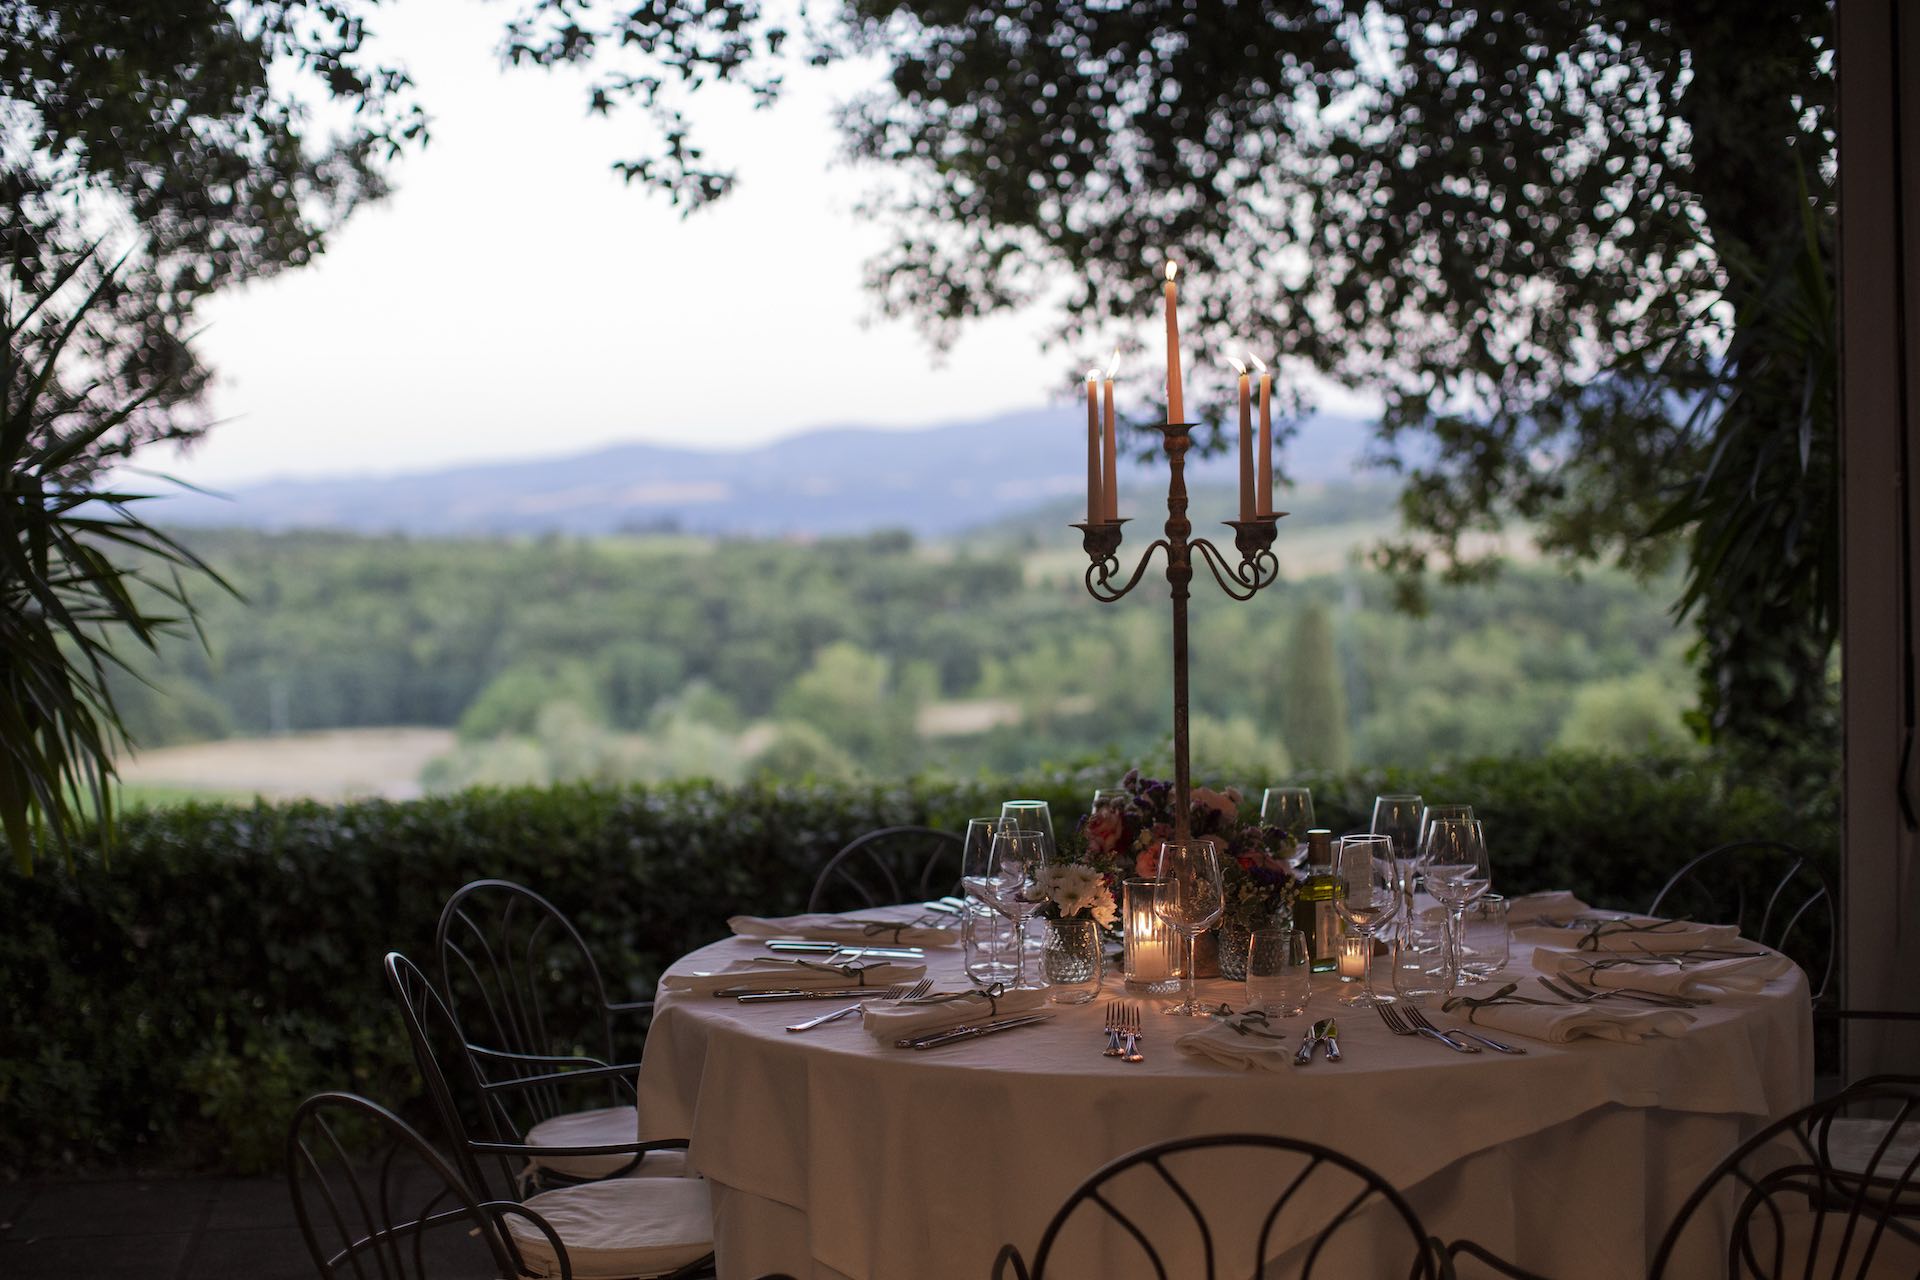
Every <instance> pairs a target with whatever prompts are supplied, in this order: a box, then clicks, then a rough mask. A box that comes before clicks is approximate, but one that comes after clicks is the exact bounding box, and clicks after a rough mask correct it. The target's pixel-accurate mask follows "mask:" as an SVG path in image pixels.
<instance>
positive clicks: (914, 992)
mask: <svg viewBox="0 0 1920 1280" xmlns="http://www.w3.org/2000/svg"><path fill="white" fill-rule="evenodd" d="M931 990H933V979H932V978H922V979H920V981H918V982H913V983H907V982H896V983H894V984H893V985H892V986H890V987H888V988H887V989H886V991H885V992H883V993H882V994H881V996H880V999H879V1001H878V1003H880V1004H886V1003H889V1002H891V1003H894V1004H899V1003H901V1002H902V1001H905V1000H917V999H919V998H920V997H921V996H923V995H925V994H927V992H929V991H931ZM864 1007H865V1005H864V1003H862V1004H850V1005H848V1006H847V1007H846V1008H844V1009H835V1010H834V1011H833V1012H831V1013H823V1014H821V1015H820V1016H819V1017H817V1018H808V1019H807V1020H806V1021H805V1022H796V1023H793V1024H791V1025H790V1026H788V1027H787V1030H789V1031H811V1030H813V1029H814V1028H815V1027H820V1026H825V1025H826V1024H827V1023H829V1022H833V1021H835V1020H837V1019H840V1018H844V1017H846V1016H847V1015H848V1014H850V1013H853V1012H855V1011H857V1010H859V1009H861V1008H864Z"/></svg>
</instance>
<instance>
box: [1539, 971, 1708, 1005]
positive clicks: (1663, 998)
mask: <svg viewBox="0 0 1920 1280" xmlns="http://www.w3.org/2000/svg"><path fill="white" fill-rule="evenodd" d="M1535 978H1536V980H1537V981H1538V982H1539V983H1540V985H1541V986H1543V987H1545V988H1546V989H1547V990H1549V991H1551V992H1553V994H1555V995H1557V996H1559V997H1560V998H1561V999H1562V1000H1571V1001H1573V1002H1574V1003H1575V1004H1592V1003H1593V1002H1594V1001H1596V1000H1631V1001H1634V1002H1636V1003H1638V1004H1650V1005H1653V1006H1654V1007H1655V1008H1660V1009H1697V1008H1699V1007H1700V1006H1701V1005H1703V1004H1707V1003H1710V1002H1709V1001H1706V1000H1694V999H1691V998H1689V997H1687V996H1670V995H1667V994H1665V993H1663V992H1659V991H1642V990H1641V989H1640V988H1638V987H1586V986H1582V985H1581V984H1580V983H1578V982H1576V981H1575V980H1574V979H1572V978H1570V977H1568V976H1567V975H1566V974H1561V975H1560V981H1559V982H1554V981H1553V980H1552V979H1550V978H1548V977H1547V976H1546V975H1545V974H1537V975H1535Z"/></svg>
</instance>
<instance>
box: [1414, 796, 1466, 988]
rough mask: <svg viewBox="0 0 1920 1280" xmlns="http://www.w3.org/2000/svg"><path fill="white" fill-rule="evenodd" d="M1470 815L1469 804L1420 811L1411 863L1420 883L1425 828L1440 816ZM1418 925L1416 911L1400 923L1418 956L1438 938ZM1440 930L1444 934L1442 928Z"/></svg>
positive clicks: (1436, 943) (1433, 946)
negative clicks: (1418, 831) (1417, 832)
mask: <svg viewBox="0 0 1920 1280" xmlns="http://www.w3.org/2000/svg"><path fill="white" fill-rule="evenodd" d="M1472 817H1473V806H1472V805H1470V804H1430V805H1428V806H1427V807H1426V808H1424V809H1422V810H1421V811H1420V838H1419V841H1418V842H1417V843H1416V844H1415V845H1414V855H1413V865H1414V870H1415V871H1416V872H1417V873H1418V875H1419V876H1420V878H1421V883H1422V884H1424V883H1425V876H1426V856H1427V855H1426V851H1427V828H1428V827H1430V826H1432V825H1433V823H1434V822H1435V820H1437V819H1440V818H1472ZM1420 925H1421V916H1420V914H1419V913H1418V912H1416V913H1414V914H1413V915H1411V916H1409V917H1408V918H1407V919H1406V920H1405V921H1403V922H1402V924H1401V932H1403V933H1404V934H1406V935H1407V937H1408V939H1409V940H1410V941H1411V942H1412V944H1413V945H1412V946H1411V947H1410V948H1409V953H1410V954H1414V955H1416V956H1420V955H1427V954H1429V953H1431V952H1434V951H1437V950H1439V949H1440V939H1437V938H1435V937H1434V936H1433V934H1432V932H1431V931H1428V930H1423V929H1422V928H1421V927H1420ZM1442 932H1443V934H1444V929H1443V931H1442ZM1419 963H1421V964H1422V965H1424V964H1425V961H1419ZM1429 972H1434V973H1438V972H1439V970H1437V969H1434V970H1429Z"/></svg>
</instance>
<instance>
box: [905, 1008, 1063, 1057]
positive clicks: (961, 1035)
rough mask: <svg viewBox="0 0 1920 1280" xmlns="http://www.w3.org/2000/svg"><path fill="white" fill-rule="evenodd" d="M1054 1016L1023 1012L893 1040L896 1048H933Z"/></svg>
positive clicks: (1028, 1025) (1030, 1023) (1027, 1025)
mask: <svg viewBox="0 0 1920 1280" xmlns="http://www.w3.org/2000/svg"><path fill="white" fill-rule="evenodd" d="M1051 1017H1053V1015H1052V1014H1050V1013H1023V1014H1020V1015H1018V1016H1016V1017H1012V1018H1000V1019H997V1020H995V1021H993V1022H982V1023H979V1024H977V1025H975V1026H971V1027H949V1028H948V1029H947V1030H945V1031H935V1032H931V1033H929V1034H927V1035H921V1036H907V1037H905V1038H903V1039H900V1040H895V1041H894V1042H893V1047H894V1048H896V1049H932V1048H936V1047H938V1046H940V1045H943V1044H952V1043H953V1042H954V1041H956V1040H974V1039H977V1038H979V1037H980V1036H990V1035H992V1034H994V1033H995V1032H996V1031H1011V1030H1013V1029H1014V1028H1015V1027H1030V1026H1032V1025H1033V1024H1034V1023H1036V1022H1045V1021H1047V1020H1048V1019H1049V1018H1051Z"/></svg>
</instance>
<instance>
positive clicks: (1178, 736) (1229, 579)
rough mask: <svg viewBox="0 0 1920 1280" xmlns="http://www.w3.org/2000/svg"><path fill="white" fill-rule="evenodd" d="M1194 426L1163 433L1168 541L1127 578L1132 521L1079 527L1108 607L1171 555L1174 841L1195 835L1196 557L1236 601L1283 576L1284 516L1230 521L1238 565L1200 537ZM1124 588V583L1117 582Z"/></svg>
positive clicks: (1091, 578) (1094, 589) (1094, 583)
mask: <svg viewBox="0 0 1920 1280" xmlns="http://www.w3.org/2000/svg"><path fill="white" fill-rule="evenodd" d="M1191 425H1192V424H1190V423H1185V422H1177V423H1175V422H1170V423H1168V424H1166V425H1165V426H1163V427H1161V428H1160V430H1161V431H1162V432H1163V433H1164V434H1165V436H1166V449H1167V461H1168V463H1169V464H1171V467H1172V473H1173V474H1172V477H1171V479H1170V480H1169V481H1168V484H1167V526H1166V529H1167V536H1166V537H1164V538H1156V539H1154V541H1153V543H1152V544H1151V545H1150V546H1148V547H1147V549H1146V551H1145V552H1143V553H1142V554H1141V556H1140V561H1139V563H1138V564H1136V565H1134V567H1133V572H1132V573H1130V574H1128V575H1127V577H1126V579H1125V581H1121V579H1120V558H1119V552H1120V541H1121V529H1120V526H1121V525H1123V524H1125V523H1127V521H1126V519H1125V518H1120V519H1114V520H1100V521H1091V520H1089V521H1085V522H1082V523H1077V524H1075V525H1074V526H1073V527H1074V528H1076V529H1078V530H1080V545H1081V546H1082V547H1084V548H1085V549H1086V552H1087V559H1088V560H1089V561H1090V563H1089V564H1088V565H1087V578H1086V582H1087V592H1088V594H1090V595H1091V596H1092V597H1093V598H1094V599H1095V600H1098V601H1099V602H1100V603H1101V604H1113V603H1115V602H1117V601H1119V600H1120V599H1121V598H1122V597H1124V596H1126V595H1127V593H1128V592H1130V591H1132V590H1133V589H1134V588H1135V587H1137V586H1139V585H1140V580H1141V579H1142V578H1143V577H1145V576H1146V572H1147V566H1148V565H1149V564H1151V563H1152V561H1153V553H1154V552H1156V551H1162V550H1164V551H1165V552H1166V553H1167V585H1168V587H1169V588H1171V590H1172V594H1173V787H1174V806H1173V814H1174V818H1173V823H1174V830H1173V836H1174V839H1176V840H1185V839H1187V838H1188V836H1189V834H1190V832H1189V827H1188V816H1189V814H1190V813H1191V812H1192V810H1191V808H1190V806H1191V803H1192V799H1191V791H1192V779H1191V776H1190V771H1189V768H1188V763H1187V706H1188V703H1187V597H1188V594H1189V592H1188V589H1187V588H1188V584H1190V583H1191V582H1192V581H1193V562H1194V558H1195V556H1196V555H1197V556H1198V557H1199V559H1200V561H1201V562H1202V563H1204V564H1205V565H1206V566H1207V569H1208V570H1209V571H1210V572H1211V573H1212V574H1213V580H1214V581H1215V582H1218V583H1219V584H1220V589H1221V590H1222V591H1224V592H1226V593H1227V595H1229V596H1231V597H1232V598H1233V599H1235V600H1251V599H1253V597H1254V596H1255V595H1256V594H1258V593H1259V592H1260V591H1262V590H1264V589H1265V588H1267V587H1270V586H1272V585H1273V584H1274V583H1275V582H1276V581H1278V580H1279V577H1280V564H1279V561H1278V560H1276V559H1275V558H1274V555H1273V550H1272V548H1273V535H1274V529H1275V526H1276V524H1277V523H1278V521H1279V519H1280V517H1281V516H1284V515H1286V514H1287V513H1286V512H1284V511H1276V512H1274V513H1273V514H1272V515H1267V516H1258V517H1256V518H1254V519H1252V520H1226V521H1222V523H1223V524H1226V525H1228V526H1230V527H1231V528H1232V529H1233V545H1234V549H1235V550H1236V551H1238V552H1239V553H1240V559H1239V562H1238V563H1237V564H1236V563H1234V562H1232V561H1231V560H1229V559H1228V557H1227V555H1226V553H1225V552H1223V551H1221V550H1220V548H1219V547H1216V546H1215V545H1214V544H1213V543H1212V542H1210V541H1208V540H1207V539H1205V538H1195V537H1193V536H1191V535H1192V533H1193V524H1192V522H1191V521H1189V520H1188V519H1187V478H1186V458H1187V446H1188V445H1189V444H1190V443H1191V442H1192V441H1191V436H1190V434H1189V432H1190V429H1191ZM1116 583H1118V585H1115V584H1116Z"/></svg>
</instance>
